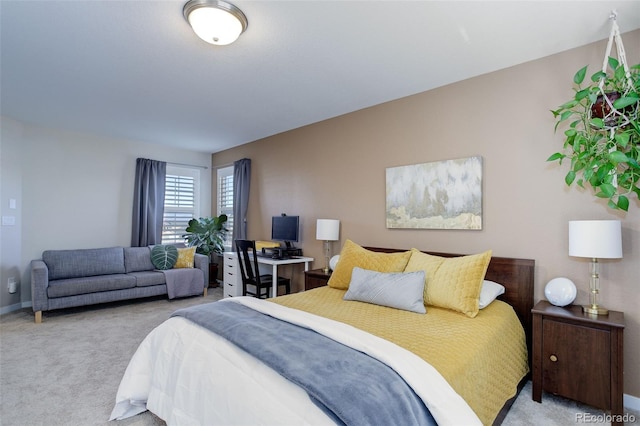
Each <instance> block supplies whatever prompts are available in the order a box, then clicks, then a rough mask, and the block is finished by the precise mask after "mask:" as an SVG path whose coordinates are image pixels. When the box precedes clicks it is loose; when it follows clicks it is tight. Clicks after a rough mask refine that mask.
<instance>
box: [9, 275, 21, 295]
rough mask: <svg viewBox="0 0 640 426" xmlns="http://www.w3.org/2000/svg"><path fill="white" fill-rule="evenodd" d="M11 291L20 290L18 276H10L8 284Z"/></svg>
mask: <svg viewBox="0 0 640 426" xmlns="http://www.w3.org/2000/svg"><path fill="white" fill-rule="evenodd" d="M7 287H8V288H9V293H11V294H13V293H15V292H16V291H17V290H18V283H17V281H16V277H9V280H8V285H7Z"/></svg>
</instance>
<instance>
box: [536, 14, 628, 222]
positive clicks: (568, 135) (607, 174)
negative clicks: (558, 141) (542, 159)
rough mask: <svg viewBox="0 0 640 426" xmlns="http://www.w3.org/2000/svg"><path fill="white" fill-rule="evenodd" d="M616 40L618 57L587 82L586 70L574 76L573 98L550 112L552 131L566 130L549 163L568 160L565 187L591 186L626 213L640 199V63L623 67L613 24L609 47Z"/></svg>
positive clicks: (619, 42)
mask: <svg viewBox="0 0 640 426" xmlns="http://www.w3.org/2000/svg"><path fill="white" fill-rule="evenodd" d="M613 41H615V42H616V44H617V48H618V58H620V59H615V58H613V57H610V56H608V52H607V55H605V61H604V63H603V67H602V70H601V71H598V72H596V73H595V74H593V75H592V76H591V80H590V81H586V82H585V77H586V75H587V67H586V66H585V67H583V68H581V69H580V70H578V72H577V73H576V74H575V76H574V77H573V82H574V84H575V86H576V88H574V90H575V95H574V96H573V98H572V99H570V100H569V101H567V102H565V103H564V104H562V105H560V106H559V107H558V109H556V110H554V111H552V113H553V115H554V117H555V118H556V126H555V130H556V131H557V130H558V127H559V126H560V125H561V124H568V128H567V129H566V130H565V131H564V136H565V140H564V150H563V151H561V152H556V153H554V154H552V155H551V156H550V157H549V158H548V159H547V161H558V162H559V163H560V164H562V161H563V160H565V159H567V160H570V162H571V165H570V170H569V172H568V173H567V174H566V176H565V179H564V180H565V183H566V184H567V185H568V186H570V185H571V184H573V183H574V182H575V183H576V184H577V185H578V186H580V187H584V186H585V184H588V185H590V186H591V187H592V188H593V189H594V191H595V196H596V197H599V198H603V199H608V203H607V205H608V206H609V207H610V208H612V209H620V210H624V211H627V210H628V209H629V197H630V196H632V195H633V194H634V193H635V194H636V198H637V199H640V165H639V164H638V163H639V161H640V123H639V122H638V119H639V116H640V64H638V65H634V66H631V67H629V66H627V64H626V59H625V54H624V48H623V46H622V39H621V37H620V33H619V30H618V27H617V24H616V23H615V16H614V22H613V25H612V34H611V37H610V41H609V46H608V49H609V51H610V50H611V46H612V42H613Z"/></svg>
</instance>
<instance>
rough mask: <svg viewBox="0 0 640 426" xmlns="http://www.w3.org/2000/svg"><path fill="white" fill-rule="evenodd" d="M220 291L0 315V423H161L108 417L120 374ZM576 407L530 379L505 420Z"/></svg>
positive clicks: (517, 421) (547, 418) (549, 419)
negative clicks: (187, 311)
mask: <svg viewBox="0 0 640 426" xmlns="http://www.w3.org/2000/svg"><path fill="white" fill-rule="evenodd" d="M220 297H222V289H221V288H217V289H209V295H208V296H207V297H206V298H202V297H193V298H186V299H180V300H175V301H169V300H167V299H166V298H155V299H147V300H138V301H132V302H126V303H125V302H123V303H115V304H108V305H100V306H96V307H86V308H78V309H66V310H61V311H53V312H49V313H45V314H44V320H43V323H42V324H39V325H36V324H34V322H33V315H32V312H31V311H30V310H22V311H18V312H12V313H10V314H6V315H3V316H2V317H0V424H1V425H3V426H14V425H15V426H23V425H33V426H35V425H70V426H71V425H74V426H75V425H79V426H80V425H110V426H120V425H136V426H138V425H139V426H155V425H164V422H163V421H162V420H160V419H158V418H157V417H155V416H154V415H153V414H151V413H148V412H146V413H143V414H140V415H138V416H135V417H132V418H130V419H127V420H123V421H118V422H108V418H109V415H110V414H111V409H112V408H113V404H114V401H115V396H116V391H117V389H118V385H119V383H120V379H121V378H122V375H123V373H124V370H125V368H126V367H127V364H128V362H129V359H130V358H131V356H132V355H133V353H134V352H135V350H136V348H137V347H138V345H139V344H140V342H141V341H142V340H143V338H144V337H145V336H146V335H147V333H149V331H151V330H152V329H153V328H154V327H155V326H157V325H158V324H160V323H161V322H162V321H164V320H165V319H166V318H168V316H169V315H170V314H171V313H172V312H173V311H175V310H176V309H180V308H183V307H187V306H192V305H196V304H200V303H206V302H212V301H215V300H218V299H219V298H220ZM582 412H590V413H599V412H598V411H597V410H592V409H589V408H588V407H585V406H582V405H578V404H576V403H573V402H572V401H568V400H564V399H562V398H557V397H553V396H551V395H546V394H545V395H544V396H543V403H542V404H538V403H535V402H533V401H532V400H531V390H530V383H529V384H528V385H527V386H526V387H525V388H524V389H523V391H522V392H521V393H520V396H519V397H518V399H517V400H516V402H515V403H514V405H513V407H512V409H511V411H510V412H509V414H508V416H507V417H506V419H505V422H504V423H503V424H506V425H540V424H545V425H566V424H575V423H576V413H582ZM636 418H637V419H639V418H640V415H638V413H636ZM636 421H640V420H636Z"/></svg>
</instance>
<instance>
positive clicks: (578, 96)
mask: <svg viewBox="0 0 640 426" xmlns="http://www.w3.org/2000/svg"><path fill="white" fill-rule="evenodd" d="M587 96H589V89H582V90H580V91H578V92H576V96H575V97H574V99H575V100H576V101H581V100H583V99H584V98H586V97H587Z"/></svg>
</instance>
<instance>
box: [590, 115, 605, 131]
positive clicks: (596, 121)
mask: <svg viewBox="0 0 640 426" xmlns="http://www.w3.org/2000/svg"><path fill="white" fill-rule="evenodd" d="M591 125H592V126H593V127H595V128H596V129H603V128H604V120H603V119H602V118H592V119H591Z"/></svg>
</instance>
